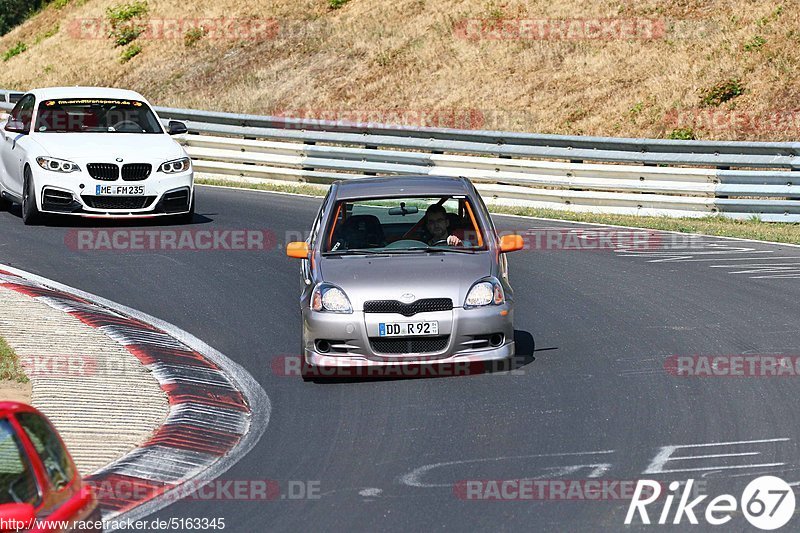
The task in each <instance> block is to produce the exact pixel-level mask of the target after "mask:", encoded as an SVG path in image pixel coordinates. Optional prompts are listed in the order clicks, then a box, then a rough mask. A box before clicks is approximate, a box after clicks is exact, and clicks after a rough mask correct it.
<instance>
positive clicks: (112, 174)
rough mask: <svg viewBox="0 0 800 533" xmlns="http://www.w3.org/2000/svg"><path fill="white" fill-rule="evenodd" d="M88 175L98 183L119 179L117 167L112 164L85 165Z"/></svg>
mask: <svg viewBox="0 0 800 533" xmlns="http://www.w3.org/2000/svg"><path fill="white" fill-rule="evenodd" d="M86 169H87V170H88V171H89V175H90V176H91V177H93V178H94V179H96V180H100V181H115V180H116V179H117V178H119V167H118V166H117V165H115V164H114V163H89V164H88V165H86Z"/></svg>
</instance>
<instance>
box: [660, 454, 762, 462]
mask: <svg viewBox="0 0 800 533" xmlns="http://www.w3.org/2000/svg"><path fill="white" fill-rule="evenodd" d="M746 455H761V452H742V453H715V454H711V455H686V456H682V457H673V458H672V459H670V460H671V461H678V460H684V459H715V458H717V457H742V456H746Z"/></svg>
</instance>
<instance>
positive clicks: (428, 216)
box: [425, 204, 450, 240]
mask: <svg viewBox="0 0 800 533" xmlns="http://www.w3.org/2000/svg"><path fill="white" fill-rule="evenodd" d="M449 226H450V222H449V221H448V220H447V211H445V209H444V207H443V206H441V205H436V204H434V205H432V206H430V207H428V209H427V210H426V211H425V229H427V230H428V234H429V235H430V236H431V238H433V239H436V240H441V239H446V238H447V236H448V234H447V229H448V227H449Z"/></svg>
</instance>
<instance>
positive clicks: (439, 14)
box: [0, 0, 800, 140]
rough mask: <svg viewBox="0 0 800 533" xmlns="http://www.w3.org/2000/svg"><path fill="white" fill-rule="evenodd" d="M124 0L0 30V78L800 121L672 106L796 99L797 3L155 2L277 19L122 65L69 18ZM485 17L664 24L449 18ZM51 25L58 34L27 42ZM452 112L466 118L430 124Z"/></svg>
mask: <svg viewBox="0 0 800 533" xmlns="http://www.w3.org/2000/svg"><path fill="white" fill-rule="evenodd" d="M120 3H122V1H121V0H88V1H87V2H85V3H84V4H81V3H79V2H73V3H71V4H68V5H67V6H66V7H64V8H62V9H61V10H56V9H54V8H48V9H46V10H44V11H43V12H42V13H41V14H39V15H38V16H36V17H34V18H33V19H32V20H30V21H29V22H27V23H25V24H23V25H22V26H20V27H18V28H17V29H15V30H14V31H12V32H11V33H9V34H8V35H6V36H4V37H2V38H0V52H3V51H5V50H7V49H9V48H11V47H12V46H14V45H15V44H16V43H17V42H19V41H23V42H25V43H26V44H27V45H28V47H29V48H28V50H27V51H26V52H24V53H22V54H19V55H18V56H15V57H13V58H11V59H9V60H8V61H7V62H6V63H4V64H3V67H4V68H3V69H2V70H1V71H0V87H4V88H11V89H25V88H30V87H33V86H47V85H75V84H84V85H113V86H125V87H131V88H133V89H136V90H139V91H141V92H143V93H144V94H145V95H146V96H147V97H148V98H150V99H151V100H152V101H153V102H155V103H157V104H161V105H170V106H182V107H194V108H203V109H217V110H228V111H236V112H248V113H257V114H269V113H279V112H283V111H287V110H302V111H303V112H304V113H305V114H308V115H313V114H315V113H321V112H324V111H333V112H336V111H340V110H356V111H363V112H369V113H371V114H372V115H374V116H376V117H382V116H390V115H391V111H392V110H412V111H428V110H448V111H451V110H455V111H456V112H457V115H458V116H465V115H466V116H469V117H472V118H471V119H468V120H467V121H466V122H467V124H466V125H467V126H473V127H481V128H498V129H512V130H520V131H537V132H549V133H563V134H593V135H619V136H634V137H635V136H647V137H666V136H667V135H668V134H669V133H670V131H671V130H672V129H674V128H679V127H681V128H684V127H688V128H692V129H694V132H695V135H696V136H697V137H698V138H711V139H735V138H740V139H770V140H794V139H795V138H796V137H797V131H798V128H799V127H800V126H798V124H794V123H789V124H784V125H782V126H778V127H773V126H757V127H756V128H755V129H749V128H748V127H746V126H743V125H739V126H736V127H731V126H727V125H724V124H723V125H718V126H708V125H706V126H703V125H702V124H698V123H696V121H694V120H693V119H691V118H686V117H685V116H683V117H682V118H680V119H678V120H677V122H676V121H672V120H670V118H669V117H670V116H674V112H675V110H690V111H691V110H695V109H698V108H699V105H700V98H701V94H702V93H703V91H704V90H707V89H708V88H709V87H713V86H714V85H716V84H718V83H720V82H721V81H724V80H726V79H730V78H739V79H741V80H742V83H743V85H744V87H745V89H746V91H745V93H744V94H743V95H741V96H739V97H737V98H735V99H733V100H731V101H730V102H727V103H724V104H722V105H721V106H720V107H719V108H714V109H719V110H720V111H721V112H722V113H723V119H724V118H725V117H727V116H729V115H728V114H729V113H731V112H733V111H735V112H736V113H738V114H739V115H738V116H740V117H741V116H747V114H755V115H760V114H764V113H770V112H776V111H777V112H786V111H788V112H792V111H793V110H795V109H800V83H798V82H799V81H800V79H798V78H799V77H800V69H798V68H797V67H798V64H799V63H800V46H798V44H800V30H798V28H800V13H799V12H798V10H797V9H796V6H795V5H794V4H787V5H785V6H783V7H782V9H778V8H779V7H780V6H781V4H779V3H777V2H774V1H772V2H769V1H762V0H747V1H745V0H734V1H732V2H727V3H724V4H723V3H719V2H713V1H711V0H694V1H688V0H678V1H675V0H669V1H667V0H645V1H642V2H637V3H636V5H632V4H631V3H629V2H622V3H620V2H612V1H609V0H600V1H598V2H595V3H589V4H587V3H584V2H578V1H576V0H561V1H559V2H546V1H543V0H531V1H527V2H522V1H519V0H507V1H505V2H502V3H499V2H493V1H492V0H489V1H486V0H462V1H456V0H438V1H436V2H434V1H433V0H395V1H392V2H380V3H378V2H374V1H372V0H350V1H349V2H347V3H346V4H345V5H344V6H343V7H341V8H339V9H335V10H334V9H331V8H330V7H329V2H328V0H277V1H267V0H252V1H249V0H248V1H244V0H231V1H227V0H226V1H221V0H209V1H207V2H202V3H200V2H196V3H187V2H183V1H178V0H150V2H149V8H150V9H149V11H150V13H149V17H151V18H153V19H177V18H192V17H198V18H199V17H219V16H226V17H243V18H245V17H257V18H269V19H274V21H275V23H276V24H277V28H278V31H277V33H276V34H274V35H271V37H270V38H267V39H245V40H239V41H237V40H232V39H215V38H213V36H211V35H205V36H203V37H202V38H200V39H198V40H197V41H196V42H193V43H192V46H191V47H187V46H186V45H185V43H184V35H183V34H179V35H176V36H175V38H173V39H148V38H146V37H140V38H139V39H138V40H137V43H139V44H140V45H141V46H142V52H141V53H140V54H139V55H138V56H136V57H135V58H133V59H131V60H130V61H129V62H127V63H125V64H120V62H119V54H120V49H118V48H114V47H113V46H112V43H111V41H110V40H109V39H107V38H99V39H79V38H76V37H75V32H74V31H72V32H71V31H70V29H71V28H73V29H74V28H75V24H76V22H75V21H78V20H81V19H87V18H97V19H104V18H105V16H106V15H105V11H106V8H108V7H109V6H112V5H117V4H120ZM493 17H496V18H526V19H541V18H595V17H597V18H604V17H622V18H632V17H646V18H652V19H657V20H660V21H666V24H667V27H668V30H667V32H666V34H665V36H664V38H658V39H655V40H651V41H644V40H603V41H598V40H584V41H553V40H499V41H498V40H477V41H470V40H466V39H462V38H458V37H456V36H455V33H454V27H456V26H457V24H458V23H459V21H462V20H464V19H492V18H493ZM57 23H59V28H60V29H59V31H58V33H56V34H55V35H54V36H52V37H50V38H47V39H43V40H40V42H38V43H36V44H34V43H35V42H36V40H37V37H39V36H41V35H42V34H45V33H46V32H47V31H48V30H50V29H51V28H53V27H54V25H55V24H57ZM672 23H675V24H674V26H670V25H671V24H672ZM701 27H705V28H706V31H705V32H703V31H699V28H701ZM755 37H759V39H755ZM762 40H763V41H764V42H763V44H760V45H759V46H756V47H753V46H752V44H751V43H753V42H759V43H760V42H761V41H762ZM749 43H750V44H749ZM748 49H749V50H748ZM471 110H477V111H476V112H473V113H470V111H471ZM671 112H672V113H673V115H670V113H671ZM475 116H477V117H478V119H475V118H474V117H475ZM408 120H409V121H410V122H412V123H414V122H415V121H416V119H414V118H411V119H408ZM422 122H424V120H422ZM451 122H454V125H461V123H462V122H463V121H461V122H459V121H458V120H456V121H450V120H440V121H437V120H434V121H433V125H443V126H447V125H451Z"/></svg>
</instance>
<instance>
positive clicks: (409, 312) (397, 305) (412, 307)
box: [364, 298, 453, 316]
mask: <svg viewBox="0 0 800 533" xmlns="http://www.w3.org/2000/svg"><path fill="white" fill-rule="evenodd" d="M452 309H453V300H451V299H450V298H426V299H422V300H417V301H416V302H413V303H410V304H404V303H403V302H398V301H397V300H371V301H369V302H364V312H365V313H397V314H399V315H403V316H414V315H416V314H417V313H430V312H432V311H451V310H452Z"/></svg>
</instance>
